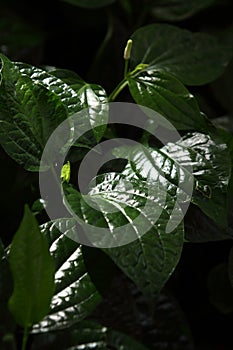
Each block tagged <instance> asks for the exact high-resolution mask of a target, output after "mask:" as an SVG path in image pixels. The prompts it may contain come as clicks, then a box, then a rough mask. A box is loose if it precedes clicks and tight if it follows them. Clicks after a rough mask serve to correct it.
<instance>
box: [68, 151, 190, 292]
mask: <svg viewBox="0 0 233 350" xmlns="http://www.w3.org/2000/svg"><path fill="white" fill-rule="evenodd" d="M119 152H120V153H119ZM119 152H118V156H119V155H120V157H121V158H122V157H123V158H125V154H127V155H128V156H129V158H130V162H129V165H128V166H126V168H125V169H124V170H123V172H122V174H121V175H117V174H113V173H109V174H105V175H101V176H98V177H97V178H96V179H95V180H96V182H97V184H96V185H95V186H94V187H93V188H92V189H91V191H90V192H89V194H88V195H85V196H84V197H83V198H82V197H81V195H80V194H79V192H78V191H77V190H75V189H74V188H73V187H71V186H68V185H65V186H64V189H65V194H66V200H67V202H68V205H69V206H70V208H71V209H72V210H73V211H74V212H75V213H76V214H77V215H78V216H79V217H80V218H81V220H83V221H84V222H85V224H89V225H92V227H93V230H91V227H90V226H89V227H88V232H87V237H88V239H90V240H91V242H92V243H93V244H94V245H95V244H98V246H102V247H109V248H106V249H104V251H105V252H106V253H107V254H108V255H109V256H110V257H111V258H112V259H113V260H114V262H115V263H116V264H117V265H118V266H119V267H120V268H121V269H122V270H123V271H124V272H125V273H126V275H128V276H129V277H130V278H131V279H132V280H133V281H134V282H135V283H136V284H137V286H138V287H139V288H140V289H141V290H142V291H143V292H144V293H145V294H148V295H149V296H150V297H152V298H154V297H155V296H156V295H157V294H158V293H159V291H160V290H161V288H162V287H163V285H164V284H165V282H166V281H167V279H168V278H169V276H170V275H171V273H172V271H173V270H174V268H175V266H176V264H177V263H178V261H179V258H180V254H181V251H182V246H183V225H182V218H183V213H182V210H181V208H180V204H181V202H185V201H187V200H188V194H187V193H186V192H185V188H184V189H183V188H182V186H183V184H179V178H181V177H182V176H183V179H184V178H185V180H187V182H188V181H189V178H188V179H186V175H185V170H183V169H182V168H181V167H179V165H177V163H176V162H174V161H173V160H172V159H170V158H169V157H168V156H167V155H165V154H163V153H162V152H159V151H155V150H150V149H148V150H147V151H145V150H143V149H142V148H139V147H136V148H125V149H122V148H121V149H120V150H119ZM185 180H184V182H185ZM158 184H159V186H158ZM179 185H180V186H179ZM186 185H187V183H186ZM98 228H106V229H108V230H109V233H108V235H106V236H105V237H103V235H102V233H98ZM143 233H144V235H143ZM101 235H102V236H101ZM109 237H110V238H109ZM101 239H102V240H101ZM129 242H131V243H129ZM126 243H129V244H126ZM113 246H115V247H114V248H113ZM141 271H143V274H142V273H141Z"/></svg>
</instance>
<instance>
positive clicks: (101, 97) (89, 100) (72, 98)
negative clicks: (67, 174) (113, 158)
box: [17, 63, 108, 144]
mask: <svg viewBox="0 0 233 350" xmlns="http://www.w3.org/2000/svg"><path fill="white" fill-rule="evenodd" d="M17 66H18V67H20V71H21V73H23V74H27V75H28V76H29V77H30V78H31V79H32V80H33V81H34V82H36V83H40V84H42V85H44V86H45V87H46V88H47V89H49V90H51V91H52V92H54V93H56V95H58V96H59V98H60V99H61V101H62V103H63V104H64V105H65V106H66V107H67V109H68V113H69V115H72V114H74V113H76V112H79V111H80V110H82V109H85V108H89V110H88V113H87V115H86V116H85V120H84V121H83V122H84V123H85V122H87V121H88V123H89V124H90V129H92V130H93V136H94V138H95V140H96V141H97V142H98V141H99V140H100V139H101V137H102V136H103V134H104V131H105V128H106V127H105V126H104V125H103V126H101V127H98V128H96V129H95V126H96V125H98V120H99V119H101V122H106V124H107V122H108V104H107V102H108V100H107V95H106V92H105V90H104V89H103V88H102V87H101V86H99V85H95V84H87V83H85V82H84V81H83V80H81V78H80V77H79V76H78V75H76V74H75V73H73V72H70V71H65V70H56V69H55V70H50V71H49V72H46V71H44V70H42V69H39V68H36V67H33V66H29V65H25V64H20V63H17ZM97 117H98V120H96V118H97ZM86 118H87V120H86ZM80 122H81V121H80ZM82 142H83V143H84V144H86V143H87V144H90V142H91V144H95V141H94V140H91V141H90V140H88V138H84V137H83V140H82V141H79V143H82Z"/></svg>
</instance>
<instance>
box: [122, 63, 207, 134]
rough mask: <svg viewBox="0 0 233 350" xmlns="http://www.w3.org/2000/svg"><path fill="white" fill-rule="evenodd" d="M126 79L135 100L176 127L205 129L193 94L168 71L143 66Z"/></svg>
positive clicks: (205, 123)
mask: <svg viewBox="0 0 233 350" xmlns="http://www.w3.org/2000/svg"><path fill="white" fill-rule="evenodd" d="M128 82H129V89H130V92H131V95H132V96H133V98H134V100H135V101H136V103H138V104H140V105H142V106H146V107H149V108H151V109H153V110H155V111H156V112H158V113H160V114H162V115H163V116H164V117H165V118H167V119H168V120H169V121H170V122H171V123H172V124H173V125H174V126H175V127H176V128H177V129H178V130H189V129H195V128H198V129H199V130H205V129H206V127H207V122H206V120H205V118H204V116H203V115H202V114H201V112H200V110H199V107H198V105H197V102H196V100H195V98H194V96H193V95H192V94H191V93H189V91H188V90H187V89H186V88H185V86H184V85H183V84H182V83H181V82H180V81H179V80H177V79H176V78H175V77H174V76H172V75H171V74H169V73H167V72H162V71H158V70H154V69H153V68H152V67H151V68H145V69H144V70H143V71H140V72H139V73H137V74H135V75H134V76H133V77H132V78H129V79H128Z"/></svg>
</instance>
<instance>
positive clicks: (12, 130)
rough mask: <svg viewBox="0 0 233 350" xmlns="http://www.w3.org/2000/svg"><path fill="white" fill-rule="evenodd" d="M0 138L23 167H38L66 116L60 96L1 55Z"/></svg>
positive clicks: (6, 148)
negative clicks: (46, 148) (47, 146)
mask: <svg viewBox="0 0 233 350" xmlns="http://www.w3.org/2000/svg"><path fill="white" fill-rule="evenodd" d="M1 58H2V62H3V66H2V70H1V76H2V83H1V86H0V139H1V145H2V146H3V148H4V149H5V151H6V152H7V153H8V154H9V155H10V156H11V157H12V158H13V159H14V160H15V161H17V162H18V163H19V164H21V165H22V166H24V168H25V169H27V170H30V171H38V169H39V166H40V159H41V155H42V152H43V149H44V146H45V144H46V141H47V139H48V137H49V136H50V134H51V133H52V132H53V131H54V129H55V128H56V127H57V126H58V125H59V124H60V123H61V122H62V121H63V120H64V119H65V118H66V117H67V112H66V109H65V107H64V106H63V105H62V102H61V100H60V98H58V97H57V96H56V95H55V94H54V93H53V92H51V91H49V90H47V89H46V88H45V87H43V86H42V85H40V84H35V83H33V81H32V80H31V79H30V78H29V77H27V76H26V75H24V74H23V73H21V72H20V71H19V69H18V68H17V67H16V66H15V65H14V64H13V63H11V62H10V61H9V60H8V59H7V58H5V57H4V56H1Z"/></svg>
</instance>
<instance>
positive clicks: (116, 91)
mask: <svg viewBox="0 0 233 350" xmlns="http://www.w3.org/2000/svg"><path fill="white" fill-rule="evenodd" d="M126 85H128V79H127V78H124V79H123V80H122V81H121V82H120V83H119V84H118V85H117V87H116V88H115V89H114V90H113V91H112V93H111V94H110V95H109V98H108V101H109V102H113V101H114V100H115V99H116V97H117V96H118V95H119V93H120V92H121V91H122V90H123V89H124V88H125V87H126Z"/></svg>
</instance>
